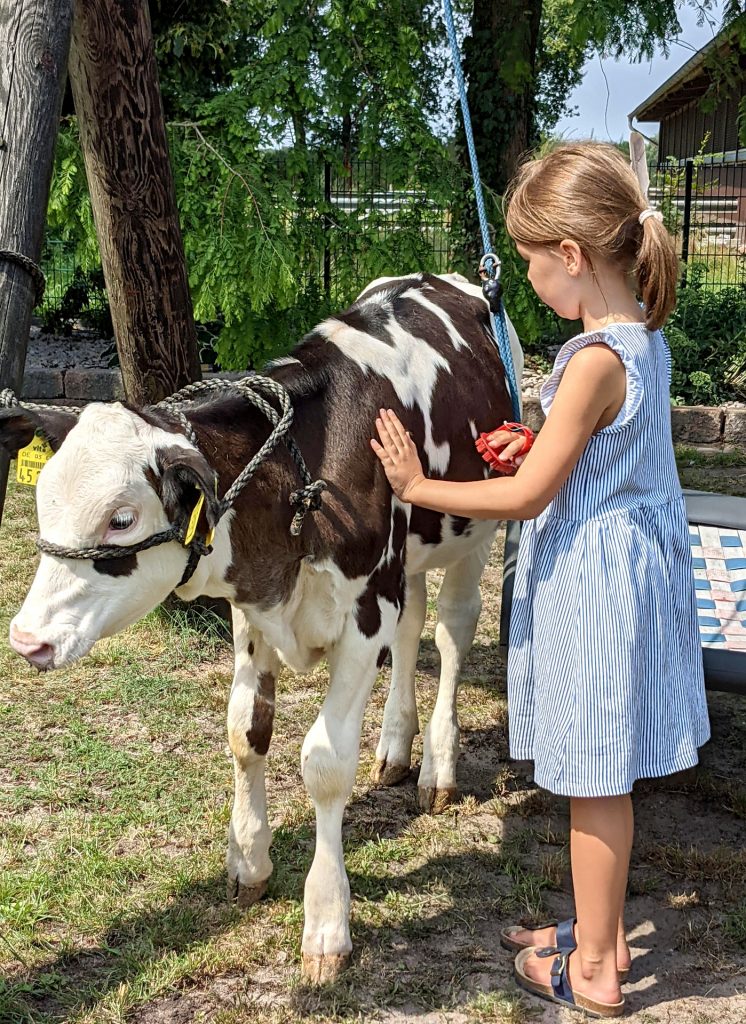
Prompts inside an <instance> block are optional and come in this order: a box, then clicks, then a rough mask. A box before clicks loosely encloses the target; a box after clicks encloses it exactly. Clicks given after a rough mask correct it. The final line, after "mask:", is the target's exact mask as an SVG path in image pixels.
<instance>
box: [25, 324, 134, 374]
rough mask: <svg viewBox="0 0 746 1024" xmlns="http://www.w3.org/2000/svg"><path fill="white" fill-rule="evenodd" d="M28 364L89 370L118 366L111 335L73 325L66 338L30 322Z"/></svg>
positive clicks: (49, 368)
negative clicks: (47, 331) (101, 335)
mask: <svg viewBox="0 0 746 1024" xmlns="http://www.w3.org/2000/svg"><path fill="white" fill-rule="evenodd" d="M26 365H27V366H43V367H44V368H45V369H48V370H72V369H75V370H90V369H103V368H106V367H111V366H116V365H118V360H117V352H116V345H115V344H114V339H113V338H101V337H99V336H98V334H97V333H96V331H92V330H88V329H86V328H84V327H75V328H73V332H72V334H71V335H70V336H69V337H66V336H64V335H59V334H45V333H44V331H43V330H42V328H41V327H39V326H37V325H32V327H31V333H30V335H29V341H28V349H27V352H26Z"/></svg>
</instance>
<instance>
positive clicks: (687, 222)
mask: <svg viewBox="0 0 746 1024" xmlns="http://www.w3.org/2000/svg"><path fill="white" fill-rule="evenodd" d="M693 176H694V161H693V160H687V161H686V169H685V171H684V223H683V225H682V228H681V234H682V238H681V262H682V263H684V264H685V265H686V263H687V262H688V260H689V230H690V228H691V222H692V179H693ZM685 284H686V266H684V272H683V274H682V275H681V285H682V287H683V286H684V285H685Z"/></svg>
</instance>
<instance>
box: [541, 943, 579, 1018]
mask: <svg viewBox="0 0 746 1024" xmlns="http://www.w3.org/2000/svg"><path fill="white" fill-rule="evenodd" d="M572 952H574V950H572V949H559V947H557V946H542V947H541V949H535V950H534V953H535V954H536V956H540V957H542V958H544V957H548V956H554V957H555V961H554V963H553V964H552V972H551V973H552V991H553V992H554V995H555V997H556V998H557V999H561V1000H562V1002H563V1003H569V1004H570V1005H571V1006H575V997H574V996H573V994H572V989H571V988H570V983H569V981H568V980H567V958H568V957H569V956H570V954H571V953H572Z"/></svg>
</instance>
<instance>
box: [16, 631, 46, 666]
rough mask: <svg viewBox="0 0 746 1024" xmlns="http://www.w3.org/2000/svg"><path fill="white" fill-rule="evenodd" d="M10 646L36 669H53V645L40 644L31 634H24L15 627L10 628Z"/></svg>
mask: <svg viewBox="0 0 746 1024" xmlns="http://www.w3.org/2000/svg"><path fill="white" fill-rule="evenodd" d="M10 646H11V647H12V648H13V650H14V651H16V652H17V653H18V654H20V655H22V656H23V657H24V658H25V659H26V661H27V662H28V663H29V665H33V666H34V668H38V669H47V668H51V666H52V662H53V661H54V647H52V646H51V644H44V643H39V641H38V640H37V639H36V637H35V636H33V635H32V634H31V633H24V632H23V631H22V630H20V629H18V627H17V626H15V625H13V626H11V627H10Z"/></svg>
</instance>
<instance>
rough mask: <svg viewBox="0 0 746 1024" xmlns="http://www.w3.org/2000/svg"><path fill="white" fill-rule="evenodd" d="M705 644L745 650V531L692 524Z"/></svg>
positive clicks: (697, 587)
mask: <svg viewBox="0 0 746 1024" xmlns="http://www.w3.org/2000/svg"><path fill="white" fill-rule="evenodd" d="M689 539H690V542H691V546H692V558H693V559H694V586H695V589H696V591H697V613H698V616H699V632H700V636H701V638H702V646H703V647H714V646H717V647H720V648H721V649H725V650H732V651H746V530H728V529H724V528H723V527H718V526H700V525H698V524H697V523H690V524H689Z"/></svg>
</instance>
